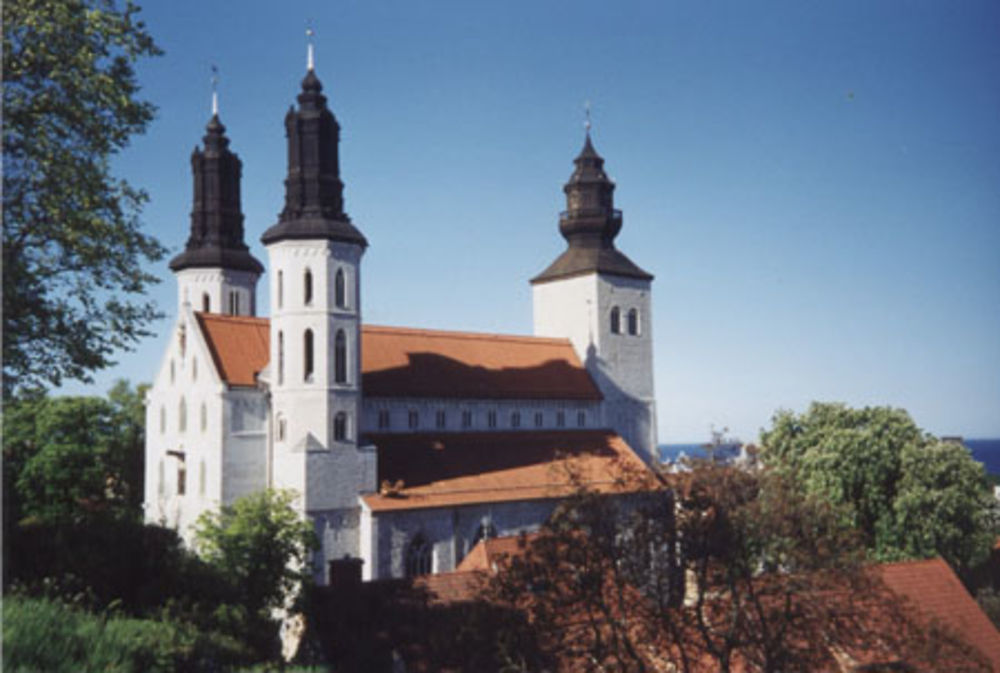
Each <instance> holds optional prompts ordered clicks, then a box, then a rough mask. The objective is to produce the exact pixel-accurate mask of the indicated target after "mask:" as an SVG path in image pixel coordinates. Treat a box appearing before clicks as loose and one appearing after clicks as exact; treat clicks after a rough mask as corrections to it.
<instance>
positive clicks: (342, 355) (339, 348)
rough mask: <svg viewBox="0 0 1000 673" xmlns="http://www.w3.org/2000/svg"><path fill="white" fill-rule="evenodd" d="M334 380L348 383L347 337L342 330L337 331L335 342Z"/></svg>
mask: <svg viewBox="0 0 1000 673" xmlns="http://www.w3.org/2000/svg"><path fill="white" fill-rule="evenodd" d="M333 380H334V382H335V383H347V337H346V336H345V335H344V330H342V329H339V330H337V336H336V337H335V338H334V340H333Z"/></svg>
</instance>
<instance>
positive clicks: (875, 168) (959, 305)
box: [65, 0, 1000, 442]
mask: <svg viewBox="0 0 1000 673" xmlns="http://www.w3.org/2000/svg"><path fill="white" fill-rule="evenodd" d="M143 15H144V17H145V20H146V22H147V24H148V26H149V29H150V31H151V33H152V34H153V35H154V37H155V38H156V39H157V41H158V42H159V44H160V45H161V47H163V48H164V50H165V51H166V54H165V55H164V56H163V57H160V58H158V59H155V60H150V61H147V62H145V63H143V64H142V65H141V66H140V69H139V76H140V80H141V82H142V85H143V95H144V96H145V97H146V98H148V99H149V100H151V101H153V102H154V103H156V104H157V105H158V106H159V115H158V118H157V120H156V121H155V122H154V123H153V125H152V126H151V128H150V129H149V132H148V133H147V134H146V135H145V136H142V137H139V138H136V139H135V141H134V142H133V144H132V146H131V147H130V148H129V149H128V150H127V151H126V152H124V153H123V154H122V155H121V156H120V157H118V159H117V160H116V168H117V170H118V172H119V173H120V174H122V175H125V176H127V177H128V178H129V179H130V180H131V181H133V183H135V184H136V185H138V186H141V187H144V188H145V189H146V190H147V191H148V192H149V194H150V198H151V201H150V203H149V204H148V206H147V207H146V209H145V213H144V220H145V223H146V227H147V228H148V230H149V231H151V232H153V233H155V234H156V235H157V236H158V237H160V238H161V239H162V240H163V241H164V242H165V243H166V244H167V245H168V246H170V247H171V252H172V254H173V253H175V252H176V251H178V250H180V248H181V247H182V246H183V243H184V241H185V239H186V237H187V233H188V227H189V219H188V216H189V212H190V205H191V180H190V164H189V154H190V152H191V149H192V148H193V147H194V145H195V143H196V142H199V141H200V137H201V135H202V132H203V129H204V125H205V123H206V122H207V120H208V116H209V100H210V88H209V76H210V74H209V69H210V66H211V64H212V63H216V64H218V67H219V69H220V74H221V83H220V87H219V90H220V99H221V117H222V120H223V123H224V124H225V125H226V126H227V128H228V133H229V136H230V138H231V140H232V145H233V148H234V150H235V151H236V152H238V153H239V154H240V156H241V158H242V159H243V163H244V180H243V202H244V212H245V214H246V230H247V233H248V239H249V242H250V243H251V248H252V251H253V252H254V254H255V255H257V256H258V258H260V259H261V260H265V261H266V255H265V253H264V250H263V248H262V246H260V243H259V236H260V234H261V233H262V232H263V231H264V229H266V228H267V227H269V226H270V225H271V224H273V223H274V222H275V221H276V217H277V213H278V212H279V211H280V209H281V206H282V199H283V185H282V180H283V178H284V171H285V163H284V162H285V147H284V142H285V140H284V130H283V126H282V120H283V116H284V113H285V111H286V110H287V108H288V106H289V105H290V104H291V103H292V102H293V99H294V96H295V94H296V93H297V91H298V88H299V81H300V80H301V78H302V76H303V74H304V69H305V37H304V30H305V27H306V24H307V21H308V20H310V19H311V20H312V23H313V26H314V28H315V30H316V61H317V73H318V74H319V76H320V78H321V80H322V81H323V83H324V87H325V92H326V93H327V95H328V96H329V98H330V104H331V107H332V109H333V110H334V113H335V114H336V115H337V117H338V119H339V121H340V123H341V125H342V127H343V132H342V143H341V169H342V177H343V179H344V181H345V183H346V190H345V196H346V204H347V210H348V212H349V213H350V214H351V216H352V217H353V219H354V220H355V222H356V223H357V224H358V225H359V226H360V227H361V229H362V230H363V231H364V233H365V235H366V236H367V237H368V239H369V241H370V243H371V246H370V248H369V249H368V252H367V253H366V255H365V259H364V279H363V283H364V285H363V311H364V316H365V320H366V321H367V322H371V323H377V324H394V325H410V326H418V327H435V328H444V329H463V330H482V331H491V332H507V333H530V331H531V295H530V289H529V285H528V279H529V278H530V277H532V276H533V275H535V274H536V273H538V272H539V271H540V270H541V269H543V268H544V267H545V266H546V265H547V264H548V263H549V262H550V261H551V260H552V259H553V258H554V257H555V256H556V255H557V254H558V253H559V252H560V251H561V250H562V248H563V245H564V244H563V240H562V239H561V237H560V236H559V235H558V232H557V220H558V212H559V211H560V210H561V209H562V208H563V207H564V202H563V194H562V191H561V187H562V184H563V183H564V182H565V180H566V179H567V177H568V176H569V173H570V170H571V167H572V164H571V160H572V158H573V157H574V156H575V154H576V153H577V152H578V150H579V148H580V145H581V143H582V140H583V128H582V121H583V112H582V108H583V102H584V101H585V100H590V101H592V104H593V118H594V131H593V137H594V142H595V145H596V147H597V149H598V151H599V152H600V153H601V154H602V155H603V156H604V157H605V158H606V160H607V168H608V169H609V172H610V174H611V175H612V176H613V177H614V178H615V179H616V181H617V183H618V189H617V191H616V204H617V206H618V207H620V208H622V209H623V210H624V213H625V225H624V228H623V231H622V234H621V235H620V236H619V238H618V246H619V248H620V249H622V250H623V251H624V252H625V253H626V254H628V255H629V256H630V257H631V258H632V259H633V260H634V261H635V262H636V263H638V264H639V265H640V266H642V267H643V268H645V269H647V270H649V271H651V272H652V273H654V274H655V275H656V280H655V282H654V295H653V296H654V315H653V318H654V324H653V330H654V339H655V362H656V365H655V366H656V386H657V395H658V398H659V424H660V425H659V427H660V440H661V441H667V442H683V441H700V440H704V439H705V438H707V436H708V430H709V426H710V425H712V424H714V425H715V426H716V427H722V426H727V427H729V428H730V430H731V431H732V432H733V433H734V434H736V435H739V436H740V437H742V438H743V439H752V438H755V437H756V436H757V433H758V430H759V429H760V428H761V427H763V426H766V425H767V424H768V423H769V419H770V417H771V415H772V413H773V412H774V411H775V410H776V409H778V408H792V409H795V410H802V409H804V408H805V407H806V406H807V405H808V403H809V402H810V401H811V400H814V399H815V400H839V401H844V402H847V403H849V404H852V405H866V404H890V405H893V406H899V407H904V408H906V409H908V410H909V411H910V412H911V414H912V415H913V416H914V418H915V419H916V421H917V422H918V423H919V424H920V425H921V426H923V427H925V428H926V429H928V430H930V431H932V432H935V433H940V434H962V435H965V436H967V437H983V436H1000V85H998V83H1000V4H997V3H996V2H965V1H961V2H953V3H944V2H937V1H935V2H873V1H871V0H866V1H863V2H835V3H831V2H803V1H801V0H797V1H795V2H756V3H746V2H684V3H678V2H649V3H640V2H629V1H623V2H614V3H612V2H581V1H575V2H519V1H509V2H503V3H497V2H493V3H478V2H468V1H465V2H437V1H428V2H419V3H418V2H402V1H396V0H391V1H390V0H371V1H367V2H361V1H360V0H340V1H338V2H304V1H298V2H282V3H277V2H271V1H264V0H261V1H256V2H251V1H242V2H239V3H231V2H204V1H200V2H194V1H193V0H172V1H170V2H164V1H160V2H147V3H146V5H145V7H144V11H143ZM157 271H158V273H159V274H160V275H161V276H162V277H163V279H164V282H163V283H162V284H161V285H160V286H158V287H157V288H156V290H155V297H156V299H157V300H158V301H159V302H160V303H161V305H162V307H163V309H164V310H165V311H166V312H167V314H168V318H167V319H166V320H164V321H163V322H162V323H160V324H158V325H157V326H156V329H157V331H158V333H159V336H158V337H157V338H153V339H149V340H147V341H146V342H144V343H143V344H141V346H140V348H139V349H138V351H137V352H136V353H134V354H123V355H122V357H121V358H120V364H119V366H118V367H116V368H115V369H113V370H110V371H108V372H105V373H102V374H101V375H100V376H99V377H98V380H97V382H96V388H97V389H98V390H104V389H106V388H107V387H109V385H110V382H111V381H112V380H113V379H114V378H117V377H126V378H129V379H131V380H133V381H144V380H149V379H150V378H151V377H152V375H153V372H154V370H155V366H156V365H155V363H156V362H157V361H158V360H159V358H160V355H161V353H162V350H163V347H164V339H165V338H166V334H167V332H168V331H169V325H170V324H171V321H172V319H173V313H174V311H175V304H176V300H175V286H174V281H173V278H172V277H171V276H170V273H169V271H168V270H167V267H166V260H165V261H164V262H162V263H161V264H160V265H159V266H158V269H157ZM266 282H267V277H266V276H265V278H264V279H263V280H262V285H261V287H260V288H259V292H258V294H259V299H260V301H261V304H262V310H261V313H262V314H263V315H266V314H267V312H268V309H267V304H266V296H265V294H266V293H265V292H263V287H264V285H263V283H266ZM83 390H88V391H91V390H92V388H87V387H84V386H79V385H70V386H68V387H67V388H66V389H65V391H66V392H74V393H75V392H81V391H83Z"/></svg>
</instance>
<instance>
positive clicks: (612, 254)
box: [531, 130, 653, 283]
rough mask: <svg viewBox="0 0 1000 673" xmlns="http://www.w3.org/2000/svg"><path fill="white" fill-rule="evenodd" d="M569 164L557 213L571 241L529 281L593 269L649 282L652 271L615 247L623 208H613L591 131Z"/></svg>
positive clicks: (610, 183)
mask: <svg viewBox="0 0 1000 673" xmlns="http://www.w3.org/2000/svg"><path fill="white" fill-rule="evenodd" d="M573 163H574V164H575V166H576V168H575V169H574V170H573V174H572V175H571V176H570V178H569V182H567V183H566V185H565V186H564V187H563V192H565V194H566V210H564V211H563V212H562V213H560V214H559V232H560V233H561V234H562V235H563V237H564V238H565V239H566V242H567V243H568V244H569V245H568V247H567V249H566V251H565V252H563V254H561V255H560V256H559V257H558V258H556V261H554V262H553V263H552V264H551V265H549V267H548V268H547V269H545V271H543V272H542V273H540V274H539V275H537V276H535V277H534V278H532V279H531V282H532V283H544V282H546V281H550V280H556V279H559V278H567V277H570V276H579V275H582V274H585V273H591V272H598V273H605V274H609V275H616V276H628V277H631V278H640V279H642V280H652V278H653V276H652V275H650V274H649V273H647V272H645V271H643V270H642V269H640V268H639V267H638V266H636V265H635V264H634V263H633V262H632V260H630V259H629V258H628V257H626V256H625V255H623V254H622V253H621V252H619V251H618V250H617V249H616V248H615V243H614V241H615V237H616V236H617V235H618V232H619V231H621V228H622V212H621V211H620V210H616V209H615V203H614V192H615V183H614V182H613V181H612V180H611V178H609V177H608V175H607V173H605V172H604V159H603V158H602V157H601V155H599V154H598V153H597V150H595V149H594V144H593V142H591V139H590V131H589V130H588V131H587V138H586V140H585V141H584V143H583V149H582V150H580V154H579V155H578V156H577V157H576V159H574V160H573Z"/></svg>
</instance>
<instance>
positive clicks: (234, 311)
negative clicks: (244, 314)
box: [229, 291, 240, 315]
mask: <svg viewBox="0 0 1000 673" xmlns="http://www.w3.org/2000/svg"><path fill="white" fill-rule="evenodd" d="M239 314H240V293H239V292H236V291H231V292H230V293H229V315H239Z"/></svg>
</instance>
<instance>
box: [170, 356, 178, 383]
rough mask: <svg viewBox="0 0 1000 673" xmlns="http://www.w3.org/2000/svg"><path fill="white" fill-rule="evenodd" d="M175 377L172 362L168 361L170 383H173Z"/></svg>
mask: <svg viewBox="0 0 1000 673" xmlns="http://www.w3.org/2000/svg"><path fill="white" fill-rule="evenodd" d="M176 376H177V368H176V367H175V366H174V361H173V360H171V361H170V382H171V383H173V382H174V378H175V377H176Z"/></svg>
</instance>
